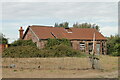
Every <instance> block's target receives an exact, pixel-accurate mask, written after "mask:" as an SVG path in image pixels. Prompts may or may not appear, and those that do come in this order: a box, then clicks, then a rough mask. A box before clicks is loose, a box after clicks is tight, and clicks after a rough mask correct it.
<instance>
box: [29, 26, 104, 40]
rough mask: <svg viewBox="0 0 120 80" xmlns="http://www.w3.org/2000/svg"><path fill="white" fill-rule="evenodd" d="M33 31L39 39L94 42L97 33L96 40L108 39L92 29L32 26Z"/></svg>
mask: <svg viewBox="0 0 120 80" xmlns="http://www.w3.org/2000/svg"><path fill="white" fill-rule="evenodd" d="M30 28H31V29H32V31H33V32H34V33H35V34H36V35H37V37H38V38H39V39H48V38H55V37H56V38H66V39H82V40H92V39H93V34H94V33H95V35H96V36H95V39H96V40H106V38H105V37H104V36H103V35H102V34H101V33H99V32H98V31H97V30H96V29H92V28H68V29H65V28H63V27H48V26H30Z"/></svg>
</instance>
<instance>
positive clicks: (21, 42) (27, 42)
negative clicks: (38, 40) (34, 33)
mask: <svg viewBox="0 0 120 80" xmlns="http://www.w3.org/2000/svg"><path fill="white" fill-rule="evenodd" d="M28 45H29V46H36V44H35V43H33V42H32V40H17V41H14V42H13V43H11V46H28Z"/></svg>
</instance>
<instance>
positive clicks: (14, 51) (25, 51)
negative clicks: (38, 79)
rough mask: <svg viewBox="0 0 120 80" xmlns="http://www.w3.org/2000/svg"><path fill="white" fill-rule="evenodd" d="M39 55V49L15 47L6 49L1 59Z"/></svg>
mask: <svg viewBox="0 0 120 80" xmlns="http://www.w3.org/2000/svg"><path fill="white" fill-rule="evenodd" d="M39 53H40V51H39V49H37V48H36V47H33V46H16V47H9V48H6V49H5V50H4V51H3V53H2V57H12V58H15V57H19V58H24V57H36V54H39Z"/></svg>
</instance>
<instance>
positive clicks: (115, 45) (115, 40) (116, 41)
mask: <svg viewBox="0 0 120 80" xmlns="http://www.w3.org/2000/svg"><path fill="white" fill-rule="evenodd" d="M107 52H108V54H109V55H113V56H120V37H119V36H118V35H116V36H111V37H109V38H108V41H107Z"/></svg>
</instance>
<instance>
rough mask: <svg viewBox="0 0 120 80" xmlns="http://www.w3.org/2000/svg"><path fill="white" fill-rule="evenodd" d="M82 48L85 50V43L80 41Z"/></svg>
mask: <svg viewBox="0 0 120 80" xmlns="http://www.w3.org/2000/svg"><path fill="white" fill-rule="evenodd" d="M80 50H81V51H83V52H85V43H83V42H80Z"/></svg>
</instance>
